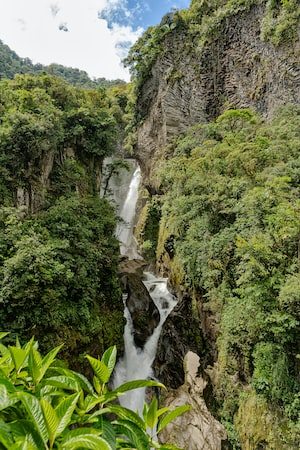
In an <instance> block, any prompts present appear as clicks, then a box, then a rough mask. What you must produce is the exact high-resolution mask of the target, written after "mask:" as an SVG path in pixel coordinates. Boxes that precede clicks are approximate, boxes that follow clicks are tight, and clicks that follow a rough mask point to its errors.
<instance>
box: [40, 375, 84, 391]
mask: <svg viewBox="0 0 300 450" xmlns="http://www.w3.org/2000/svg"><path fill="white" fill-rule="evenodd" d="M41 386H42V387H45V386H54V387H57V388H61V389H67V390H71V391H78V390H79V389H80V385H79V383H78V381H77V380H76V379H75V378H71V377H67V376H64V375H58V376H57V377H50V378H44V379H43V380H42V382H41Z"/></svg>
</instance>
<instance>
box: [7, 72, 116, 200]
mask: <svg viewBox="0 0 300 450" xmlns="http://www.w3.org/2000/svg"><path fill="white" fill-rule="evenodd" d="M0 104H1V110H0V119H1V129H0V159H1V174H0V177H1V181H0V190H1V193H0V195H1V194H2V196H1V202H2V203H4V202H5V201H6V200H8V201H9V204H10V203H11V202H12V201H16V200H15V199H14V198H9V194H10V195H16V191H17V188H23V189H25V190H26V191H27V192H28V195H29V197H30V200H29V201H32V195H31V194H32V192H33V191H34V192H35V196H37V195H38V194H39V195H43V192H41V191H43V190H44V189H45V186H44V184H45V182H47V176H49V177H50V179H51V177H56V183H50V187H49V189H48V193H49V194H51V191H52V190H54V195H55V196H57V192H56V191H55V190H57V189H60V190H61V188H62V186H61V183H62V179H61V175H62V173H65V169H66V170H67V171H68V173H69V179H68V180H67V181H68V183H69V182H71V183H70V186H69V190H71V191H74V190H75V188H76V186H77V188H78V189H79V190H80V191H81V192H87V193H93V194H94V193H95V191H96V189H97V187H98V186H97V180H96V178H95V177H96V175H97V168H98V169H100V170H101V164H102V160H103V158H104V157H105V156H108V155H111V154H112V153H113V151H114V142H115V140H116V137H115V133H116V121H115V119H114V117H113V114H112V113H111V112H110V111H109V104H108V100H107V98H106V93H105V91H97V92H96V91H85V90H82V89H79V88H74V87H72V86H70V85H68V84H67V83H66V82H64V81H63V80H61V79H58V78H55V77H52V76H49V75H41V76H39V77H33V76H30V75H22V76H21V75H17V76H16V77H15V79H14V80H12V81H10V80H3V81H2V82H0ZM72 159H73V163H72V161H70V160H72ZM74 161H77V163H78V164H79V165H80V166H81V167H82V169H81V170H80V169H79V167H78V165H77V166H76V164H75V162H74ZM98 171H99V170H98ZM70 178H71V179H70ZM72 178H73V180H72ZM57 184H58V185H59V187H58V186H57ZM66 187H67V186H66Z"/></svg>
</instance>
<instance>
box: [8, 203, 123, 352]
mask: <svg viewBox="0 0 300 450" xmlns="http://www.w3.org/2000/svg"><path fill="white" fill-rule="evenodd" d="M114 229H115V219H114V215H113V210H112V208H111V207H110V206H109V205H108V203H107V202H106V201H105V200H101V199H97V198H82V199H80V198H79V197H78V196H76V195H74V196H73V197H70V198H68V199H66V198H63V197H62V198H60V199H58V200H57V201H56V203H55V204H54V205H53V206H52V207H50V208H48V209H47V210H45V211H43V212H41V213H40V214H39V215H38V216H33V217H30V216H29V217H26V216H25V218H24V213H23V214H22V210H18V209H15V210H14V209H11V208H2V210H1V267H0V293H1V294H0V295H1V297H0V298H1V303H0V311H1V314H0V326H1V327H2V328H5V327H8V328H9V329H10V330H11V331H12V338H14V336H15V335H18V336H20V337H21V338H22V339H26V338H28V337H30V336H32V335H35V336H36V337H37V338H38V339H39V341H40V343H41V345H42V347H43V348H49V346H51V345H52V344H53V343H61V342H65V343H66V345H65V351H66V355H67V356H68V359H69V360H70V359H71V357H72V355H74V354H75V355H76V354H77V353H78V352H79V351H83V350H84V348H85V346H86V347H87V348H88V347H90V346H91V345H93V346H95V348H98V349H103V348H104V347H105V346H107V345H108V344H111V343H112V342H114V340H115V342H118V344H120V341H121V336H122V325H123V318H122V317H123V305H122V302H121V301H120V291H119V286H118V279H117V276H116V271H117V264H118V251H119V249H118V243H117V241H116V239H115V238H114V236H113V233H114ZM113 316H114V318H113ZM114 324H115V325H114Z"/></svg>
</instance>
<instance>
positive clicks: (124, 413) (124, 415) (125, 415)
mask: <svg viewBox="0 0 300 450" xmlns="http://www.w3.org/2000/svg"><path fill="white" fill-rule="evenodd" d="M106 409H107V410H108V411H110V412H112V413H114V414H116V415H117V416H119V417H120V418H121V419H126V420H130V421H131V422H133V423H135V424H136V425H137V426H138V427H139V428H140V429H141V430H146V426H145V422H144V421H143V420H142V419H141V417H140V416H139V415H138V414H136V413H135V412H133V411H132V410H131V409H127V408H124V407H123V406H119V405H107V407H106Z"/></svg>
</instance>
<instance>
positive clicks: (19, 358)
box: [8, 345, 28, 372]
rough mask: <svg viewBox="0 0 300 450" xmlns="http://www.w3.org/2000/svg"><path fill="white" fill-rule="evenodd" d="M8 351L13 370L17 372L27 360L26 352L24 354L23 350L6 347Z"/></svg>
mask: <svg viewBox="0 0 300 450" xmlns="http://www.w3.org/2000/svg"><path fill="white" fill-rule="evenodd" d="M8 349H9V351H10V354H11V357H12V360H13V362H14V365H15V370H16V371H17V372H18V371H19V370H20V369H21V368H22V367H23V364H24V362H25V360H26V358H27V355H28V352H26V351H25V350H24V349H23V348H18V347H12V346H11V345H9V346H8Z"/></svg>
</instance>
